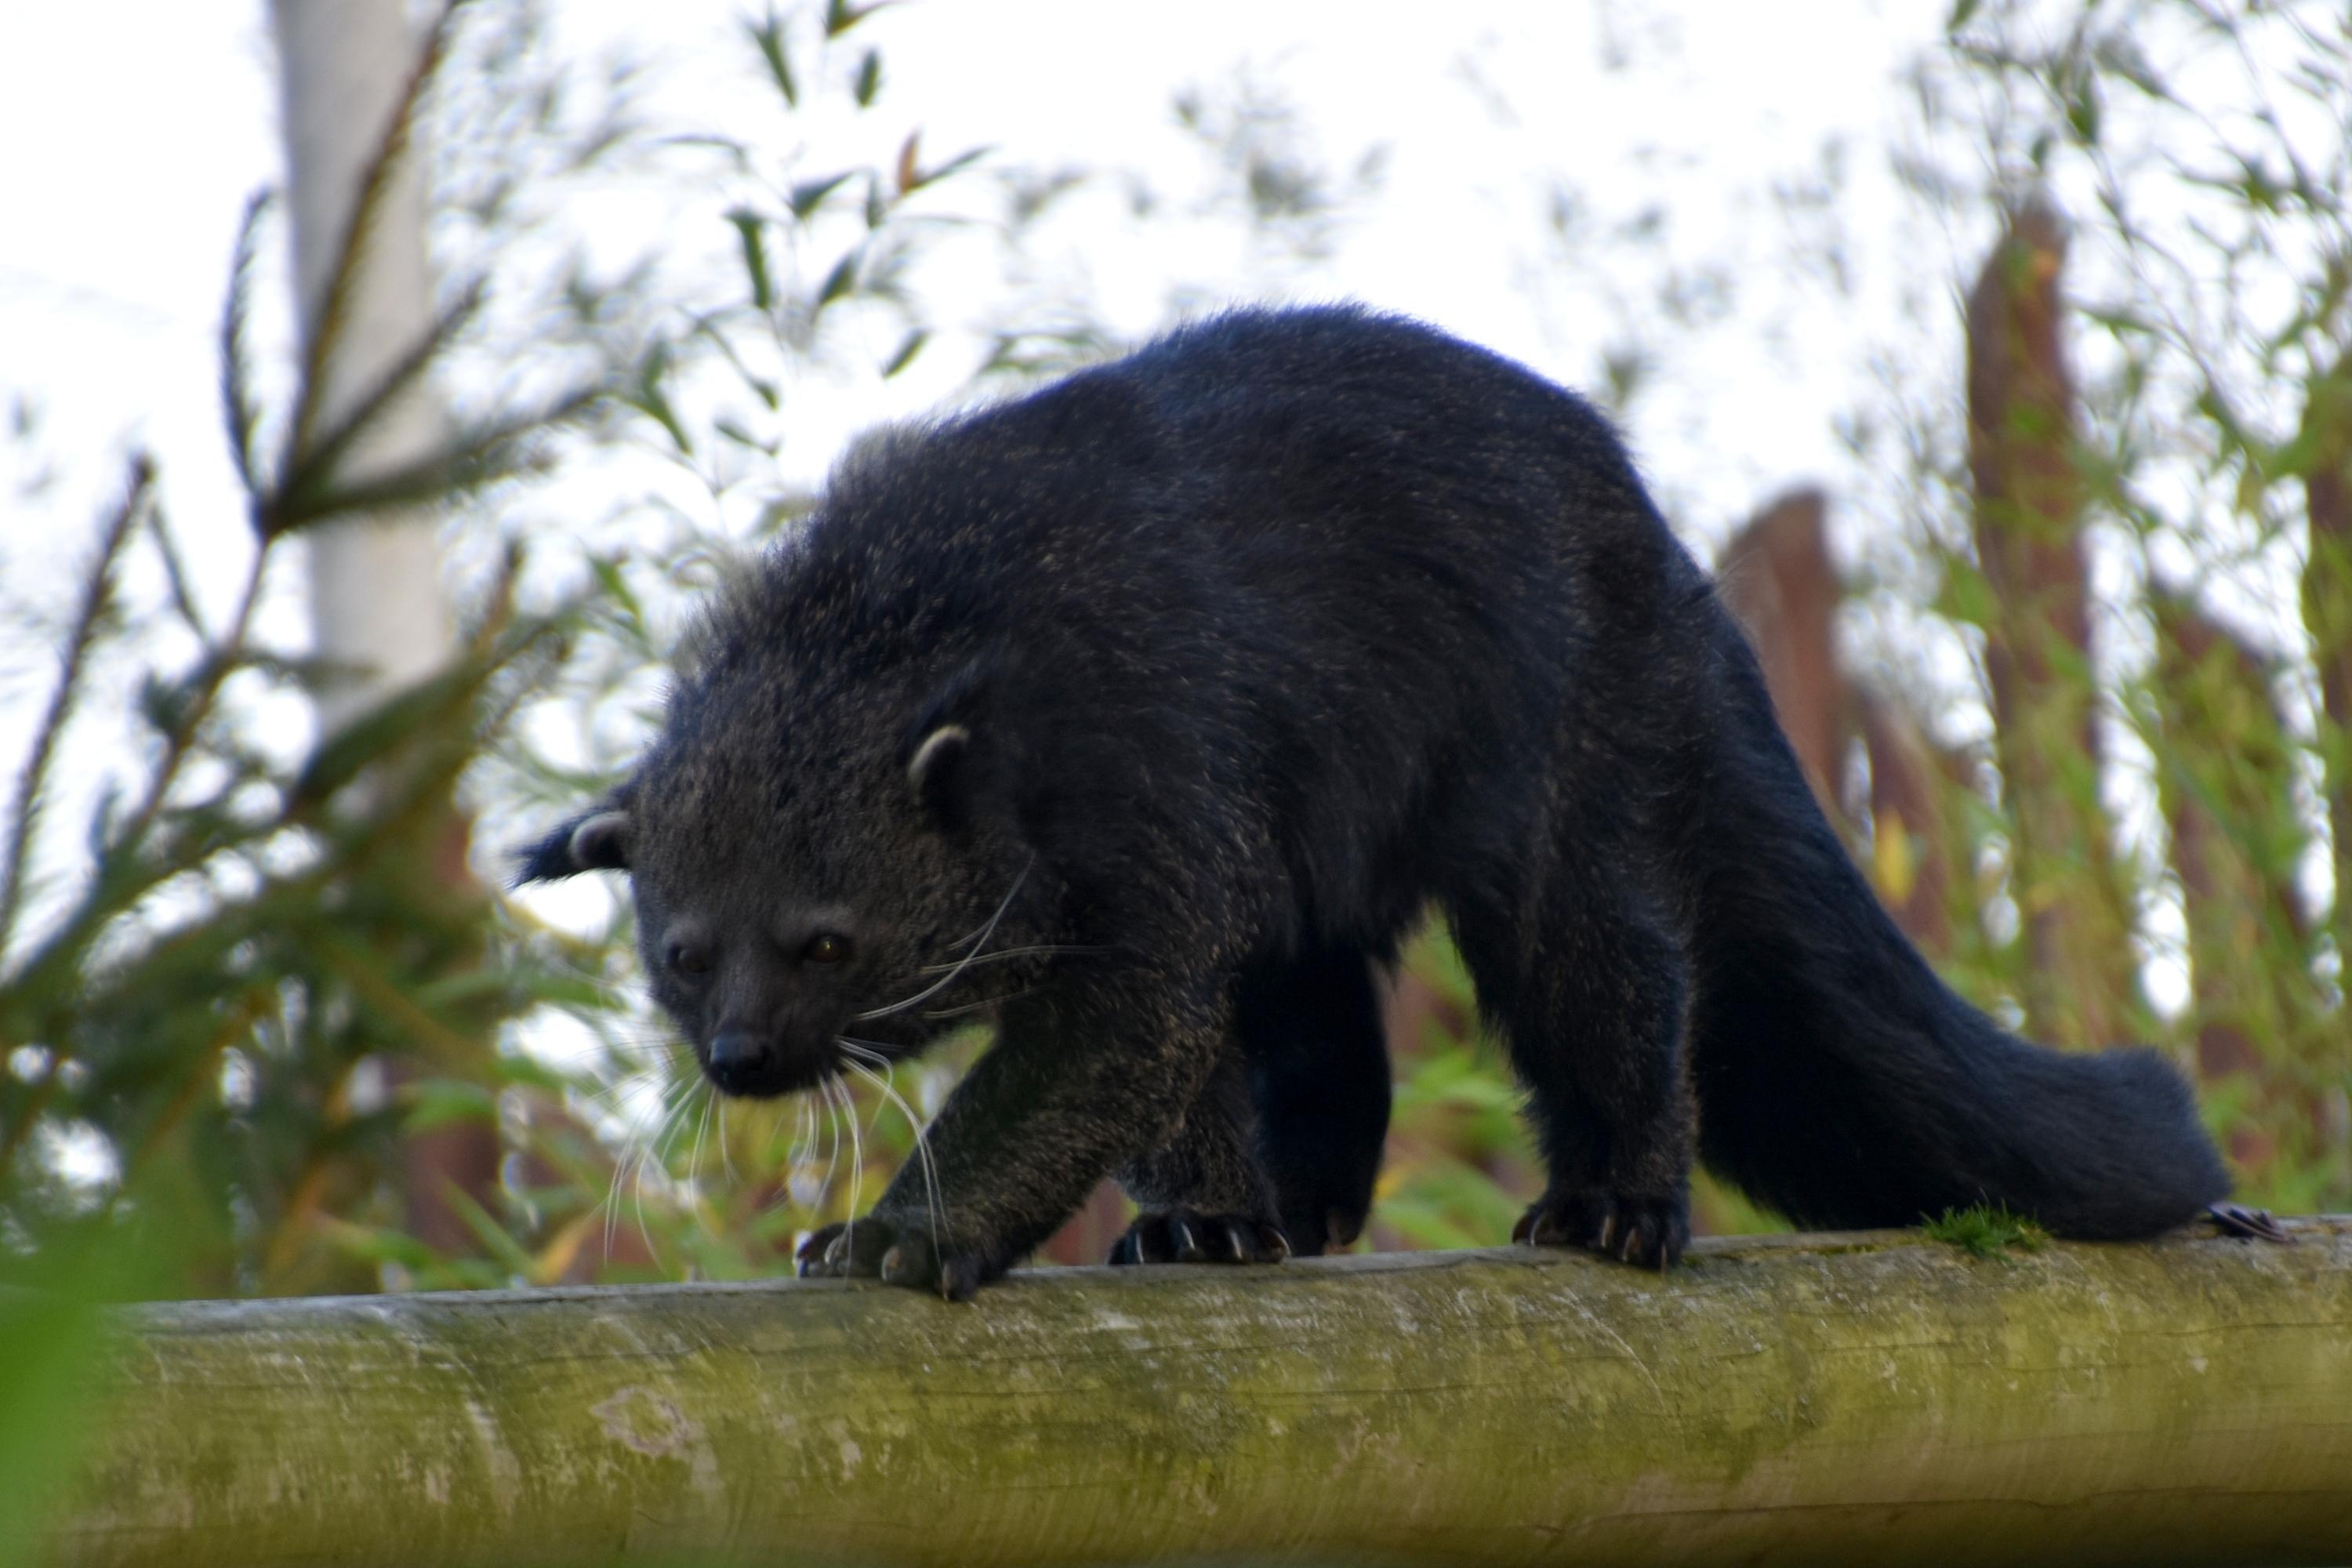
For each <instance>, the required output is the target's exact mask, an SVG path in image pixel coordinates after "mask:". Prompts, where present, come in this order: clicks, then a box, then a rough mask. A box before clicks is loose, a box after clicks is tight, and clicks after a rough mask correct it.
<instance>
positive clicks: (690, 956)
mask: <svg viewBox="0 0 2352 1568" xmlns="http://www.w3.org/2000/svg"><path fill="white" fill-rule="evenodd" d="M669 966H670V967H671V968H672V969H674V970H676V971H677V973H680V974H684V975H689V976H691V977H693V978H694V979H697V980H699V979H700V978H702V976H704V975H706V974H708V973H710V954H709V953H708V952H704V951H703V950H702V949H700V948H698V947H696V946H694V945H692V944H691V943H688V942H672V943H670V948H669Z"/></svg>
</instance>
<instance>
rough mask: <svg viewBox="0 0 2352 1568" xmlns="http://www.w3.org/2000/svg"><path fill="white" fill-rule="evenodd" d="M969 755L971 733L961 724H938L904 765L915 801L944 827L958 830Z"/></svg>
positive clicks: (962, 812) (962, 810) (961, 814)
mask: <svg viewBox="0 0 2352 1568" xmlns="http://www.w3.org/2000/svg"><path fill="white" fill-rule="evenodd" d="M970 754H971V731H970V730H967V729H965V728H964V727H963V726H962V725H961V724H941V725H940V727H939V728H937V729H935V730H933V731H931V732H930V733H929V734H928V735H925V736H924V737H923V739H922V742H921V743H920V744H919V745H918V746H916V748H915V754H914V756H913V757H911V758H910V759H908V763H907V782H908V784H912V785H913V786H914V790H915V798H916V799H918V800H919V801H921V802H922V803H923V805H924V807H925V808H926V809H927V810H929V812H930V813H931V815H932V816H934V817H936V818H937V819H938V820H939V821H940V823H941V824H942V825H943V826H949V827H959V826H962V824H963V819H964V795H965V791H964V789H963V787H962V783H963V780H962V775H963V773H964V771H965V770H964V763H965V760H966V758H967V757H969V756H970Z"/></svg>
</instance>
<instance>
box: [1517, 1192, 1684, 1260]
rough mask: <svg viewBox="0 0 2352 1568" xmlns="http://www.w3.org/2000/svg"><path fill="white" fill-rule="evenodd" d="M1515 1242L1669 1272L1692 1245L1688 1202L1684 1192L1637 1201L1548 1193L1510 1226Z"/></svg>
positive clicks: (1598, 1194)
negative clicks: (1577, 1250) (1580, 1250)
mask: <svg viewBox="0 0 2352 1568" xmlns="http://www.w3.org/2000/svg"><path fill="white" fill-rule="evenodd" d="M1511 1239H1512V1240H1513V1241H1524V1242H1530V1243H1532V1244H1534V1245H1535V1246H1537V1247H1589V1248H1591V1250H1592V1251H1594V1252H1598V1253H1601V1254H1603V1255H1604V1256H1607V1257H1610V1258H1619V1259H1621V1260H1622V1261H1624V1262H1627V1263H1638V1264H1641V1265H1642V1266H1643V1267H1644V1268H1670V1267H1672V1266H1673V1265H1674V1264H1675V1262H1677V1261H1678V1260H1679V1259H1680V1258H1682V1255H1683V1248H1684V1247H1688V1246H1689V1245H1690V1200H1689V1198H1688V1197H1687V1196H1685V1194H1681V1193H1675V1194H1670V1195H1668V1196H1664V1197H1634V1196H1632V1195H1629V1194H1623V1193H1612V1192H1610V1191H1608V1190H1606V1189H1605V1188H1601V1187H1580V1188H1578V1189H1576V1190H1574V1191H1572V1192H1561V1191H1559V1190H1558V1189H1554V1190H1553V1191H1551V1192H1548V1193H1546V1194H1544V1195H1543V1196H1542V1197H1540V1198H1538V1200H1536V1202H1535V1203H1533V1204H1531V1205H1528V1212H1527V1213H1525V1214H1523V1215H1520V1216H1519V1223H1518V1224H1517V1225H1516V1226H1512V1227H1511Z"/></svg>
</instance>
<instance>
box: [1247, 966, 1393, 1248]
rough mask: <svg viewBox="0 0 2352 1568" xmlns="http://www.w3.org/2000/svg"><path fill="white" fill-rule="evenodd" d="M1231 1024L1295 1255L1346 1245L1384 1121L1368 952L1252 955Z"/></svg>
mask: <svg viewBox="0 0 2352 1568" xmlns="http://www.w3.org/2000/svg"><path fill="white" fill-rule="evenodd" d="M1234 1032H1235V1033H1236V1034H1237V1035H1238V1036H1239V1037H1240V1038H1241V1045H1242V1055H1243V1057H1244V1059H1245V1060H1246V1061H1247V1062H1248V1064H1249V1076H1250V1093H1251V1099H1252V1100H1253V1101H1254V1102H1255V1107H1256V1111H1257V1121H1256V1140H1255V1142H1256V1148H1257V1154H1258V1162H1259V1163H1260V1164H1262V1165H1263V1166H1264V1167H1265V1173H1266V1174H1267V1175H1268V1176H1269V1177H1270V1178H1271V1179H1272V1180H1273V1182H1274V1191H1275V1201H1276V1205H1277V1206H1278V1207H1279V1209H1280V1212H1281V1215H1282V1228H1283V1230H1284V1231H1285V1232H1286V1234H1287V1235H1288V1236H1289V1237H1290V1244H1291V1246H1292V1247H1295V1248H1297V1250H1298V1252H1299V1253H1300V1254H1301V1255H1303V1256H1312V1255H1314V1254H1316V1253H1319V1252H1322V1251H1324V1250H1325V1249H1326V1248H1328V1247H1345V1246H1347V1245H1348V1244H1349V1242H1351V1241H1353V1240H1355V1239H1356V1237H1358V1236H1359V1235H1360V1233H1361V1232H1362V1230H1363V1228H1364V1219H1365V1216H1366V1215H1369V1214H1370V1212H1371V1207H1372V1184H1373V1183H1374V1181H1375V1180H1376V1179H1377V1178H1378V1177H1379V1175H1380V1172H1381V1146H1382V1145H1383V1143H1385V1142H1386V1141H1387V1138H1388V1131H1389V1055H1388V1041H1387V1038H1386V1037H1385V1036H1384V1034H1383V1033H1382V1029H1381V1002H1380V994H1379V991H1378V990H1377V988H1376V987H1375V985H1374V983H1373V975H1372V964H1371V960H1370V958H1369V957H1368V956H1367V955H1366V954H1365V953H1364V952H1362V951H1361V950H1360V949H1358V948H1353V947H1345V946H1335V947H1322V948H1315V949H1311V950H1309V951H1307V952H1302V953H1299V954H1297V956H1295V957H1292V958H1288V959H1285V960H1283V961H1281V962H1279V963H1266V964H1263V965H1260V966H1258V967H1256V968H1255V969H1253V970H1251V971H1250V972H1248V973H1245V974H1244V976H1243V979H1242V984H1241V987H1240V990H1239V992H1238V993H1237V994H1236V995H1235V997H1234Z"/></svg>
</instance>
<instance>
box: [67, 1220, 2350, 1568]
mask: <svg viewBox="0 0 2352 1568" xmlns="http://www.w3.org/2000/svg"><path fill="white" fill-rule="evenodd" d="M2294 1234H2295V1237H2296V1243H2295V1245H2293V1246H2278V1245H2273V1244H2266V1243H2246V1242H2239V1241H2232V1240H2223V1239H2220V1238H2217V1237H2212V1236H2211V1235H2210V1232H2207V1233H2205V1234H2200V1235H2184V1236H2183V1237H2179V1238H2176V1239H2168V1240H2165V1241H2161V1242H2158V1243H2156V1244H2153V1245H2149V1246H2134V1247H2092V1246H2053V1247H2049V1248H2047V1249H2045V1250H2043V1251H2041V1252H2038V1253H2033V1254H2024V1255H2011V1256H2006V1257H2002V1258H1993V1259H1978V1258H1970V1257H1969V1256H1967V1255H1965V1254H1963V1253H1961V1252H1959V1251H1958V1250H1956V1249H1954V1248H1952V1247H1946V1246H1943V1245H1940V1244H1937V1243H1935V1242H1930V1241H1927V1240H1925V1239H1923V1238H1922V1237H1918V1236H1916V1235H1913V1234H1902V1233H1890V1234H1872V1235H1864V1236H1815V1237H1782V1238H1773V1239H1762V1240H1745V1241H1731V1242H1712V1243H1704V1244H1702V1245H1700V1246H1699V1247H1697V1248H1696V1249H1695V1253H1694V1256H1693V1257H1692V1258H1690V1259H1689V1260H1688V1261H1687V1262H1686V1263H1685V1265H1684V1266H1683V1267H1681V1268H1678V1269H1676V1270H1675V1272H1674V1273H1672V1274H1671V1275H1669V1276H1666V1277H1664V1278H1663V1279H1661V1278H1658V1277H1656V1276H1653V1275H1648V1274H1643V1273H1641V1272H1638V1271H1636V1270H1633V1269H1631V1268H1622V1267H1619V1266H1613V1265H1611V1264H1607V1263H1604V1262H1601V1261H1598V1260H1592V1259H1588V1258H1582V1257H1577V1256H1570V1255H1568V1254H1565V1253H1557V1252H1536V1251H1531V1250H1527V1249H1517V1250H1511V1251H1502V1252H1480V1253H1451V1254H1412V1255H1401V1256H1383V1257H1366V1258H1340V1259H1331V1260H1323V1261H1315V1262H1306V1263H1296V1262H1295V1263H1287V1264H1284V1265H1281V1266H1278V1267H1273V1268H1248V1269H1226V1268H1208V1267H1198V1266H1196V1267H1192V1268H1150V1269H1131V1270H1112V1269H1093V1268H1087V1269H1066V1270H1055V1271H1048V1272H1041V1273H1035V1274H1027V1275H1021V1276H1016V1277H1015V1278H1013V1279H1011V1280H1009V1281H1007V1282H1006V1283H1004V1284H1003V1285H1001V1286H998V1287H997V1288H995V1289H991V1290H988V1291H985V1292H983V1293H982V1296H981V1299H980V1300H979V1301H978V1303H977V1304H976V1305H972V1306H967V1307H952V1306H949V1305H947V1304H945V1303H942V1302H940V1301H938V1300H930V1299H928V1298H924V1297H920V1296H916V1295H912V1294H909V1293H908V1292H905V1291H901V1290H898V1289H888V1288H884V1287H879V1286H868V1285H856V1284H843V1283H835V1282H824V1283H799V1282H792V1281H779V1282H776V1283H772V1284H759V1285H706V1286H679V1287H667V1288H646V1289H595V1290H591V1289H574V1290H545V1291H530V1292H513V1293H496V1294H479V1295H444V1296H408V1297H376V1298H364V1299H361V1298H352V1299H341V1300H284V1301H252V1302H196V1303H187V1304H179V1305H158V1306H150V1307H143V1308H138V1309H133V1310H128V1311H127V1312H126V1313H125V1314H124V1315H123V1318H122V1320H121V1330H122V1336H123V1337H122V1344H121V1351H120V1354H119V1362H118V1373H117V1375H118V1377H119V1380H120V1385H121V1393H120V1396H119V1398H118V1399H117V1400H116V1402H115V1404H114V1405H113V1406H112V1414H111V1415H110V1418H109V1420H108V1421H107V1422H106V1423H104V1424H103V1425H102V1430H101V1431H100V1436H99V1438H98V1441H97V1443H96V1446H95V1448H94V1450H93V1452H92V1455H91V1457H90V1458H89V1463H88V1465H87V1466H86V1468H85V1471H84V1475H83V1478H82V1482H81V1489H80V1491H79V1494H78V1496H79V1500H78V1501H76V1502H75V1503H74V1505H73V1506H72V1508H71V1509H70V1510H68V1514H67V1516H66V1518H65V1520H64V1521H63V1522H62V1524H61V1525H60V1527H59V1531H58V1536H57V1538H56V1540H55V1542H54V1545H55V1547H56V1549H57V1552H58V1556H59V1558H60V1559H61V1560H62V1561H64V1562H66V1563H76V1564H101V1563H102V1564H130V1563H157V1564H162V1563H169V1564H173V1565H174V1568H204V1565H206V1564H214V1563H221V1564H227V1563H236V1564H248V1563H330V1562H331V1563H399V1564H407V1565H423V1564H437V1563H566V1564H592V1563H605V1562H617V1561H656V1562H661V1563H706V1562H710V1563H718V1562H727V1563H733V1562H761V1563H775V1562H784V1561H792V1562H809V1561H815V1562H821V1563H822V1562H831V1561H840V1562H874V1563H939V1564H949V1563H953V1564H958V1565H959V1568H980V1565H984V1564H994V1563H1005V1564H1011V1563H1096V1562H1110V1563H1118V1562H1133V1561H1139V1560H1143V1559H1149V1558H1160V1557H1167V1556H1184V1557H1209V1556H1220V1555H1225V1554H1232V1555H1234V1556H1237V1557H1243V1558H1249V1559H1265V1558H1272V1557H1281V1558H1284V1559H1287V1560H1297V1559H1299V1558H1307V1559H1309V1560H1323V1561H1335V1562H1336V1561H1348V1562H1363V1561H1375V1562H1393V1563H1416V1562H1447V1563H1584V1564H1591V1563H1677V1564H1705V1563H1734V1562H1738V1563H1774V1562H1799V1561H1804V1562H1831V1561H1853V1562H1865V1561H1866V1562H1870V1563H1881V1564H1885V1563H1906V1562H1915V1563H1927V1562H1933V1563H2070V1564H2080V1563H2143V1564H2145V1563H2242V1564H2258V1563H2323V1562H2335V1563H2352V1219H2344V1218H2339V1219H2334V1220H2306V1221H2302V1222H2298V1223H2297V1224H2295V1225H2294Z"/></svg>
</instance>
